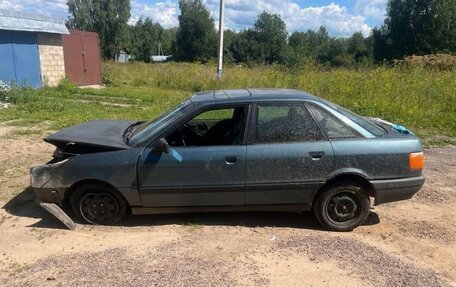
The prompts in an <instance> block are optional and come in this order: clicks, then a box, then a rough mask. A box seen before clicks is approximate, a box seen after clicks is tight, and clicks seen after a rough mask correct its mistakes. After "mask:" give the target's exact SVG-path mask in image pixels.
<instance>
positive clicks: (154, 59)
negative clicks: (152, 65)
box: [150, 42, 172, 62]
mask: <svg viewBox="0 0 456 287" xmlns="http://www.w3.org/2000/svg"><path fill="white" fill-rule="evenodd" d="M157 52H158V55H152V56H150V59H151V60H152V62H166V61H167V60H168V59H169V58H171V57H172V56H165V54H164V53H163V47H162V44H161V42H158V46H157Z"/></svg>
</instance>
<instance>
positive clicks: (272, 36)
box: [253, 12, 288, 64]
mask: <svg viewBox="0 0 456 287" xmlns="http://www.w3.org/2000/svg"><path fill="white" fill-rule="evenodd" d="M253 31H254V38H255V40H256V41H257V42H258V43H259V44H260V45H261V46H262V47H263V49H262V52H263V57H262V58H264V60H265V61H266V62H267V63H269V64H271V63H281V62H283V53H284V50H285V48H286V45H287V36H288V35H287V26H286V25H285V22H284V21H283V20H282V18H280V16H279V15H277V14H270V13H267V12H262V13H261V14H260V15H259V16H258V19H257V20H256V22H255V24H254V27H253Z"/></svg>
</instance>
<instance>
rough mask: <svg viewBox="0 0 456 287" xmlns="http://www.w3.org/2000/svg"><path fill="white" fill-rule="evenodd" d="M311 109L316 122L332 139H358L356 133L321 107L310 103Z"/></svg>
mask: <svg viewBox="0 0 456 287" xmlns="http://www.w3.org/2000/svg"><path fill="white" fill-rule="evenodd" d="M309 107H310V109H311V111H312V113H313V114H314V116H315V120H316V121H317V122H318V123H319V124H320V126H321V128H322V129H323V130H324V131H325V133H326V134H327V135H328V137H329V138H330V139H338V138H356V137H358V135H357V134H356V132H354V131H353V130H352V129H351V128H349V127H347V126H346V125H345V124H344V123H343V122H342V121H341V120H339V119H338V118H336V117H335V116H334V115H333V114H331V113H330V112H328V111H327V110H325V109H323V108H322V107H320V106H319V105H316V104H313V103H309Z"/></svg>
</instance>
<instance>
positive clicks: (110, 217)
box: [70, 184, 127, 225]
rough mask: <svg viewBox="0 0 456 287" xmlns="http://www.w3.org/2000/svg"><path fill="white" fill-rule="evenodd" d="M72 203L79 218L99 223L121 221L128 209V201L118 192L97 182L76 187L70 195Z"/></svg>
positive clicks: (107, 223) (106, 223) (108, 223)
mask: <svg viewBox="0 0 456 287" xmlns="http://www.w3.org/2000/svg"><path fill="white" fill-rule="evenodd" d="M70 204H71V207H72V209H73V212H74V213H75V214H76V215H77V216H78V217H79V219H81V220H83V221H85V222H87V223H91V224H99V225H110V224H114V223H116V222H118V221H120V220H121V219H122V218H123V217H124V216H125V213H126V209H127V203H126V202H125V200H124V199H123V198H122V197H121V196H120V195H119V194H118V193H117V192H115V191H114V190H111V189H110V188H107V187H104V186H102V185H96V184H93V185H92V184H91V185H85V186H82V187H80V188H78V189H76V190H75V191H74V192H73V194H72V195H71V197H70Z"/></svg>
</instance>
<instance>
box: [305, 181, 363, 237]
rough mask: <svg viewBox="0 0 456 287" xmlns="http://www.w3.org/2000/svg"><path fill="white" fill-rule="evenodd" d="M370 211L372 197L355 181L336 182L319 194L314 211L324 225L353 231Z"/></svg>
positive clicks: (334, 228)
mask: <svg viewBox="0 0 456 287" xmlns="http://www.w3.org/2000/svg"><path fill="white" fill-rule="evenodd" d="M369 211H370V199H369V196H368V195H367V193H366V192H365V191H364V190H363V187H362V186H361V185H360V184H358V183H355V182H341V183H336V184H334V185H332V186H331V187H329V188H328V189H326V190H324V191H323V192H321V193H320V194H318V195H317V198H316V199H315V201H314V205H313V213H314V215H315V217H316V218H317V220H318V221H319V222H320V224H321V225H323V227H325V228H327V229H329V230H333V231H351V230H353V229H354V228H356V227H358V226H359V225H360V224H362V223H363V222H364V221H365V220H366V218H367V216H368V215H369Z"/></svg>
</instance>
